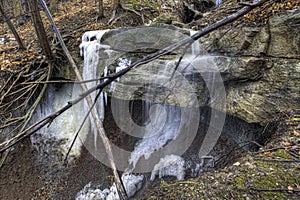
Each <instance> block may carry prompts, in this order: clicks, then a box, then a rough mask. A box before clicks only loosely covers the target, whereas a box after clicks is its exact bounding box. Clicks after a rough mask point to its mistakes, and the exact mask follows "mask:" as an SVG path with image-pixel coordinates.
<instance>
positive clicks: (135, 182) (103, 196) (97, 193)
mask: <svg viewBox="0 0 300 200" xmlns="http://www.w3.org/2000/svg"><path fill="white" fill-rule="evenodd" d="M121 179H122V182H123V184H124V187H125V190H126V193H127V195H128V197H129V198H130V197H133V196H134V195H135V194H136V192H138V191H139V190H140V189H141V188H142V185H143V180H144V176H143V175H137V176H135V175H133V174H125V173H124V174H123V175H122V177H121ZM87 199H88V200H93V199H94V200H119V199H120V198H119V195H118V191H117V187H116V184H115V183H113V185H112V186H111V187H110V189H108V188H106V189H104V190H100V189H98V188H96V189H94V188H92V186H91V183H89V184H87V185H86V186H85V187H84V188H83V189H82V190H81V191H80V192H79V193H78V194H77V195H76V200H87Z"/></svg>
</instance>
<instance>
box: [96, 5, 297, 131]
mask: <svg viewBox="0 0 300 200" xmlns="http://www.w3.org/2000/svg"><path fill="white" fill-rule="evenodd" d="M299 22H300V11H299V10H294V11H290V12H287V13H285V14H281V15H278V16H275V17H273V18H271V19H270V20H269V23H268V24H267V25H266V26H265V27H255V28H253V27H243V28H240V29H233V30H231V31H229V32H226V34H225V31H226V30H216V31H214V32H212V33H211V34H209V35H208V36H205V37H203V38H201V39H200V41H201V42H200V43H201V45H200V51H199V47H198V50H197V52H194V51H195V49H197V46H195V45H193V46H192V47H193V48H192V49H190V48H188V49H187V54H188V55H189V56H184V57H183V59H182V61H181V62H180V65H178V66H177V63H178V60H179V58H180V56H181V55H182V51H180V50H177V51H176V52H173V53H171V54H169V55H167V56H164V57H162V58H159V59H157V60H154V61H152V62H150V63H148V64H145V65H142V66H140V67H138V68H136V69H134V70H132V71H131V72H129V73H128V74H126V75H125V76H123V77H122V78H121V81H119V82H117V83H114V87H113V88H110V91H109V89H107V91H108V93H109V94H110V95H112V96H115V97H117V98H120V99H126V100H130V99H144V100H149V101H154V102H159V103H167V104H171V105H173V104H174V105H180V106H183V107H190V106H195V105H196V106H204V105H209V106H211V107H213V108H215V109H221V110H222V108H223V107H222V106H220V105H219V104H225V105H226V111H227V113H228V114H230V115H233V116H236V117H239V118H241V119H243V120H245V121H247V122H248V123H259V124H261V125H265V124H267V123H268V122H269V121H271V120H273V118H274V117H276V116H277V114H279V113H280V112H282V111H286V110H287V109H293V108H299V106H300V97H299V94H300V91H299V85H300V54H299V52H300V34H299V33H300V23H299ZM158 30H159V31H158ZM128 31H129V32H128ZM128 33H130V34H128ZM188 35H189V31H188V30H185V29H178V28H174V27H167V28H165V27H164V28H162V27H156V28H151V27H144V28H138V29H130V28H129V29H123V30H122V29H117V30H111V31H108V32H107V33H105V34H104V35H103V37H102V39H101V43H103V44H105V45H109V46H110V47H111V48H110V49H106V50H103V51H99V53H98V55H99V60H100V61H99V64H98V69H99V73H100V74H101V73H102V72H103V70H104V66H108V65H109V67H108V71H111V72H113V71H114V70H115V68H116V67H117V66H118V58H126V59H128V60H130V61H131V62H134V61H135V60H137V59H138V58H141V57H143V56H144V55H147V54H149V53H150V52H153V51H155V50H157V49H161V48H163V47H166V46H168V45H170V44H172V43H174V42H175V41H178V40H180V39H182V38H185V37H188ZM145 47H146V48H145ZM203 49H205V50H206V51H207V52H208V53H209V56H208V55H207V54H206V56H199V57H195V55H197V54H202V55H203ZM174 69H176V73H174ZM218 74H220V75H221V77H222V79H220V78H218V77H217V76H218ZM171 77H172V78H171ZM219 86H220V87H219ZM210 87H212V88H213V90H210ZM222 87H224V88H225V91H226V101H225V102H224V101H223V102H221V101H220V102H217V103H212V102H214V101H215V98H218V95H219V94H220V93H221V90H222ZM212 93H213V94H212ZM195 96H196V97H197V99H198V102H197V104H195V102H193V100H194V97H195ZM178 102H179V103H178Z"/></svg>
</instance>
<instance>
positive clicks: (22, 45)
mask: <svg viewBox="0 0 300 200" xmlns="http://www.w3.org/2000/svg"><path fill="white" fill-rule="evenodd" d="M0 13H1V15H2V17H3V19H4V21H6V23H7V26H8V28H9V29H10V31H11V32H12V33H13V34H14V37H15V38H16V40H17V42H18V44H19V47H20V49H21V50H24V49H25V47H24V44H23V42H22V40H21V38H20V36H19V34H18V32H17V30H16V29H15V27H14V25H13V24H12V23H11V21H10V19H9V18H8V16H7V15H6V13H5V11H4V8H3V6H2V1H1V2H0Z"/></svg>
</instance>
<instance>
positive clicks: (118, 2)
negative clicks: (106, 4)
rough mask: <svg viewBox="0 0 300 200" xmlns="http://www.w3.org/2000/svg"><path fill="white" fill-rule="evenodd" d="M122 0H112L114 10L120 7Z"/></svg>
mask: <svg viewBox="0 0 300 200" xmlns="http://www.w3.org/2000/svg"><path fill="white" fill-rule="evenodd" d="M119 4H120V0H112V9H113V11H116V10H117V9H118V7H119Z"/></svg>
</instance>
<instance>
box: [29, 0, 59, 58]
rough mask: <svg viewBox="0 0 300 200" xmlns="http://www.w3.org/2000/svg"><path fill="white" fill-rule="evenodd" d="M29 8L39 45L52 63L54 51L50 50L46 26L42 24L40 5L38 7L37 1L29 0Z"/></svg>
mask: <svg viewBox="0 0 300 200" xmlns="http://www.w3.org/2000/svg"><path fill="white" fill-rule="evenodd" d="M29 8H30V10H31V12H32V14H31V19H32V22H33V24H34V29H35V32H36V34H37V37H38V40H39V43H40V45H41V47H42V49H43V51H44V54H45V55H46V57H47V59H48V60H49V61H52V60H53V55H52V51H51V48H50V45H49V42H48V39H47V34H46V31H45V28H44V25H43V22H42V18H41V15H40V12H39V11H38V5H37V2H36V0H29Z"/></svg>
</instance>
